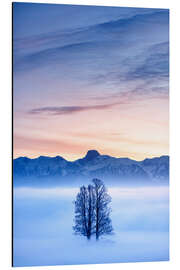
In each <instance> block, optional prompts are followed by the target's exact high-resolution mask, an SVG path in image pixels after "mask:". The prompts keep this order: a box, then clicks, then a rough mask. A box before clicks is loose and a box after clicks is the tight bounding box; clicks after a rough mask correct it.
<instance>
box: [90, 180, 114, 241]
mask: <svg viewBox="0 0 180 270" xmlns="http://www.w3.org/2000/svg"><path fill="white" fill-rule="evenodd" d="M93 183H94V187H93V192H94V196H95V225H96V230H95V234H96V239H97V240H98V239H99V236H101V235H103V234H110V233H112V231H113V228H112V224H111V219H110V212H111V208H110V207H109V206H108V204H109V203H110V202H111V197H110V196H109V195H108V194H107V190H106V187H105V185H104V183H103V182H102V181H101V180H99V179H93Z"/></svg>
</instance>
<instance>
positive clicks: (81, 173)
mask: <svg viewBox="0 0 180 270" xmlns="http://www.w3.org/2000/svg"><path fill="white" fill-rule="evenodd" d="M13 176H14V180H15V183H18V179H21V181H20V182H21V183H23V181H27V179H28V178H35V179H42V178H43V179H52V180H51V181H54V180H53V179H56V181H59V183H60V182H64V181H65V182H66V183H68V181H69V183H70V182H72V181H77V180H83V179H92V178H95V177H97V178H100V179H102V180H106V181H108V180H109V181H121V182H122V181H128V180H132V181H141V180H143V181H146V182H149V181H153V182H164V181H165V182H167V181H168V179H169V156H161V157H156V158H146V159H144V160H143V161H136V160H132V159H129V158H115V157H111V156H108V155H101V154H100V153H99V152H98V151H96V150H89V151H88V152H87V154H86V155H85V157H84V158H82V159H78V160H75V161H67V160H66V159H64V158H63V157H61V156H56V157H47V156H40V157H38V158H34V159H30V158H27V157H19V158H16V159H14V160H13ZM22 179H24V180H22ZM34 181H35V180H34ZM44 181H45V180H44Z"/></svg>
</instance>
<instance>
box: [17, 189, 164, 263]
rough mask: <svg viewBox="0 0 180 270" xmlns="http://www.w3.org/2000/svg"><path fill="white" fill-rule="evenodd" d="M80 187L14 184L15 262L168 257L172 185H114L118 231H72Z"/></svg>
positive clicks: (91, 261)
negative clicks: (94, 235) (90, 234)
mask: <svg viewBox="0 0 180 270" xmlns="http://www.w3.org/2000/svg"><path fill="white" fill-rule="evenodd" d="M77 191H78V188H70V187H67V188H66V187H62V188H61V187H57V188H44V189H40V188H33V187H32V188H28V187H26V188H25V187H24V188H23V187H17V188H15V189H14V266H33V265H60V264H89V263H113V262H136V261H158V260H168V259H169V233H168V230H169V198H168V186H155V187H147V186H146V187H143V186H141V187H140V186H138V187H125V186H123V187H120V186H119V187H111V188H109V193H110V195H111V196H112V203H111V207H112V213H111V218H112V224H113V228H114V234H113V235H111V236H104V237H103V238H102V239H100V240H99V241H98V242H96V240H95V239H91V240H90V241H88V240H86V238H84V237H83V236H76V235H74V234H73V230H72V226H73V218H74V205H73V200H74V199H75V197H76V194H77Z"/></svg>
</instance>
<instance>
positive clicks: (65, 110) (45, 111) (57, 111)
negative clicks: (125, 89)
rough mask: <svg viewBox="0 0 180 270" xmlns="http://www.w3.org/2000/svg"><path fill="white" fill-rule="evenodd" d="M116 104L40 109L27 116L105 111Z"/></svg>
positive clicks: (31, 111) (33, 110)
mask: <svg viewBox="0 0 180 270" xmlns="http://www.w3.org/2000/svg"><path fill="white" fill-rule="evenodd" d="M118 104H120V103H119V102H118V103H112V104H102V105H91V106H59V107H42V108H36V109H32V110H30V111H29V112H28V113H29V114H48V115H65V114H73V113H78V112H83V111H90V110H105V109H110V108H112V107H114V106H116V105H118Z"/></svg>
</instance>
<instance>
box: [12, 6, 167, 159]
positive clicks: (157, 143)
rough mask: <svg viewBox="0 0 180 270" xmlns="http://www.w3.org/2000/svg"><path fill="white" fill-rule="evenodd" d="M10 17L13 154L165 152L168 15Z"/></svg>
mask: <svg viewBox="0 0 180 270" xmlns="http://www.w3.org/2000/svg"><path fill="white" fill-rule="evenodd" d="M13 14H14V21H13V22H14V26H13V29H14V46H13V53H14V119H15V121H14V123H15V125H14V138H15V149H14V152H15V156H20V155H27V156H32V157H34V156H38V155H42V154H45V155H56V154H58V153H59V154H62V155H63V156H64V157H66V158H68V159H74V158H78V157H80V156H82V155H83V154H84V153H85V152H86V151H87V150H88V149H90V148H95V149H97V150H99V151H100V152H101V153H106V154H112V155H114V156H128V157H131V158H135V159H143V158H144V157H147V156H149V157H152V156H158V155H163V154H168V105H169V11H168V10H165V9H142V8H121V7H95V6H72V5H49V4H27V3H14V4H13ZM49 127H51V128H50V129H49ZM155 131H156V132H155Z"/></svg>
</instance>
